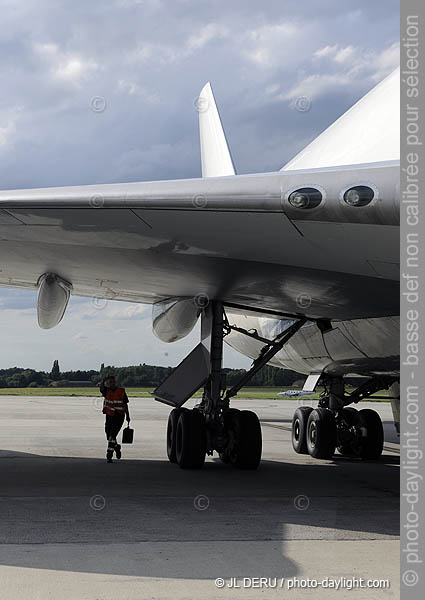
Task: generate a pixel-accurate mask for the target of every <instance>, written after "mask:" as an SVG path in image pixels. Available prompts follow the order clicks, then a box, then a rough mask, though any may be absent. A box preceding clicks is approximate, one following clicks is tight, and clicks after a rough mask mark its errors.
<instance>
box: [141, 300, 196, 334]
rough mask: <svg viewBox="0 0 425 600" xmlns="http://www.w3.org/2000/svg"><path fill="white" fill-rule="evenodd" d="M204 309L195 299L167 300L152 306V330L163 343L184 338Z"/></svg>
mask: <svg viewBox="0 0 425 600" xmlns="http://www.w3.org/2000/svg"><path fill="white" fill-rule="evenodd" d="M203 308H204V307H203V306H202V305H200V303H197V302H196V299H195V298H168V299H167V300H164V301H162V302H157V303H156V304H154V305H153V306H152V328H153V331H154V333H155V335H156V336H157V337H158V338H159V339H160V340H162V341H163V342H175V341H177V340H181V339H182V338H184V337H186V336H187V335H188V334H189V333H190V332H191V331H192V329H193V328H194V327H195V325H196V322H197V320H198V318H199V315H200V314H201V312H202V309H203Z"/></svg>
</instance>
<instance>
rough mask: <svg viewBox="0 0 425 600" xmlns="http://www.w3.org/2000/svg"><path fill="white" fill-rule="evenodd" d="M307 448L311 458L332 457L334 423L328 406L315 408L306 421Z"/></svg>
mask: <svg viewBox="0 0 425 600" xmlns="http://www.w3.org/2000/svg"><path fill="white" fill-rule="evenodd" d="M306 437H307V450H308V453H309V454H310V456H312V457H313V458H332V456H333V454H334V452H335V447H336V424H335V417H334V415H333V413H332V412H331V411H330V410H329V409H328V408H316V409H315V410H313V411H312V412H311V413H310V416H309V417H308V422H307V436H306Z"/></svg>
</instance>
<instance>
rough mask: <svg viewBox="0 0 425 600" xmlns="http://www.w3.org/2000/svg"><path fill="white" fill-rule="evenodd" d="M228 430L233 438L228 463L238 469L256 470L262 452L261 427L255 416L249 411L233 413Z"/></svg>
mask: <svg viewBox="0 0 425 600" xmlns="http://www.w3.org/2000/svg"><path fill="white" fill-rule="evenodd" d="M230 430H231V431H230V433H231V435H232V436H233V446H232V448H231V450H230V452H229V460H230V463H231V464H232V465H233V466H234V467H237V468H238V469H256V468H257V467H258V465H259V464H260V461H261V451H262V435H261V425H260V421H259V420H258V417H257V415H256V414H255V413H254V412H252V411H250V410H241V411H236V412H234V413H233V414H232V415H230Z"/></svg>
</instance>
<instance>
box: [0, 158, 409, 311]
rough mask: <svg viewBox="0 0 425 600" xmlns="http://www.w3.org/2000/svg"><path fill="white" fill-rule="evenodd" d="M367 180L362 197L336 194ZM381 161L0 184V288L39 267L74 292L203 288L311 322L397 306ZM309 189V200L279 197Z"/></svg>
mask: <svg viewBox="0 0 425 600" xmlns="http://www.w3.org/2000/svg"><path fill="white" fill-rule="evenodd" d="M359 181H369V182H372V184H373V186H374V187H375V188H376V189H377V190H379V195H378V197H377V198H376V199H375V201H374V202H373V203H372V205H370V206H365V207H353V206H349V205H347V204H346V203H344V202H342V201H341V198H340V196H341V191H342V190H344V189H345V188H347V187H349V186H350V185H353V184H356V183H357V182H359ZM397 181H398V167H397V166H396V165H394V164H392V163H388V164H386V163H385V164H374V165H363V166H359V165H356V166H353V167H347V168H344V167H336V168H334V169H316V170H310V171H281V172H278V173H272V174H264V175H247V176H244V175H240V176H229V177H217V178H215V177H213V178H202V179H193V180H179V181H164V182H152V183H149V182H146V183H130V184H113V185H95V186H77V187H64V188H46V189H35V190H17V191H4V192H1V193H0V248H1V264H0V268H1V271H0V283H1V284H3V285H11V286H19V287H27V288H34V287H36V286H37V283H38V281H39V278H40V277H41V276H42V275H43V274H44V273H46V272H53V273H56V274H57V275H59V276H60V277H62V278H63V279H64V280H66V281H69V282H70V283H72V286H73V294H76V295H84V296H94V297H99V298H114V299H119V300H128V301H136V302H148V303H154V302H157V301H159V300H162V299H164V298H170V297H193V296H196V295H197V294H206V295H207V296H209V297H211V298H221V299H223V300H226V301H228V302H231V303H235V304H238V305H243V306H247V307H257V308H267V309H273V310H276V311H281V312H282V311H285V312H291V313H296V314H300V313H303V314H307V315H311V316H313V317H318V318H322V317H323V318H325V317H329V318H355V317H364V316H376V315H380V316H382V315H386V314H397V310H398V308H397V306H398V284H397V279H398V267H397V263H398V227H397V224H398V216H397V204H396V203H397V200H396V195H397V194H396V192H397V190H396V188H397ZM311 185H314V186H315V187H316V188H317V189H320V190H322V193H323V201H322V204H321V206H319V207H316V208H314V209H313V210H311V211H310V210H302V209H297V208H294V207H293V206H292V205H291V204H290V203H289V202H288V192H290V191H291V190H294V189H299V188H305V187H306V186H311Z"/></svg>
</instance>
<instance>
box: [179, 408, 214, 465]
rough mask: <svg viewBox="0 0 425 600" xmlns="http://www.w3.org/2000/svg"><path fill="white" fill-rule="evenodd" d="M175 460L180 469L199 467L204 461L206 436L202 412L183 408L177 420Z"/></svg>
mask: <svg viewBox="0 0 425 600" xmlns="http://www.w3.org/2000/svg"><path fill="white" fill-rule="evenodd" d="M175 444H176V462H177V464H178V465H179V467H181V468H182V469H200V468H201V467H202V465H203V464H204V462H205V454H206V451H207V436H206V430H205V421H204V416H203V415H202V413H200V412H198V411H197V410H184V411H182V412H181V414H180V416H179V420H178V421H177V430H176V439H175Z"/></svg>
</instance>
